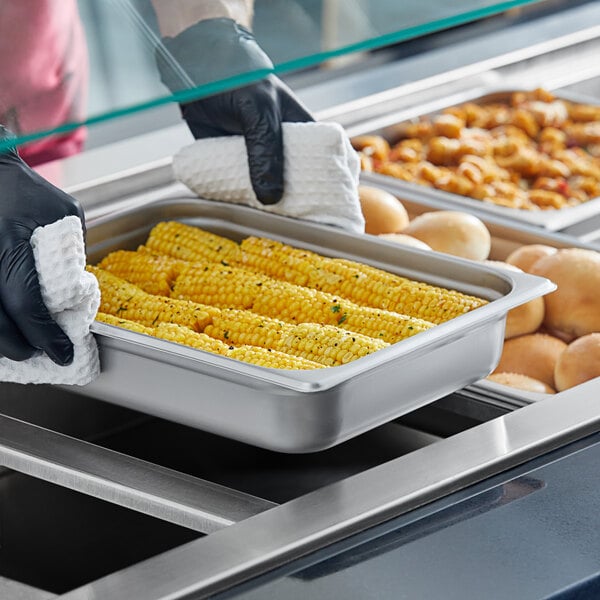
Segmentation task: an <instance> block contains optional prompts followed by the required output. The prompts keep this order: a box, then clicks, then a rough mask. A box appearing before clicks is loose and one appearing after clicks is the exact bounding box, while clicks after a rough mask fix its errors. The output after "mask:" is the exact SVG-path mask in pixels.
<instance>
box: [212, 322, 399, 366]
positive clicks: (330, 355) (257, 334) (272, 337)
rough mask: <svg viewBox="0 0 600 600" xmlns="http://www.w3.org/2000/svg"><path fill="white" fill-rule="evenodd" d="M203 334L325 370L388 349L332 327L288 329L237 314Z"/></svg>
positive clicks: (379, 343) (278, 324)
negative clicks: (309, 362)
mask: <svg viewBox="0 0 600 600" xmlns="http://www.w3.org/2000/svg"><path fill="white" fill-rule="evenodd" d="M204 331H205V333H206V334H207V335H210V336H211V337H215V338H217V339H220V340H223V341H226V342H231V343H232V344H236V345H239V344H248V345H251V346H261V347H263V348H270V349H271V350H278V351H280V352H285V353H286V354H292V355H294V356H300V357H301V358H306V359H308V360H312V361H315V362H318V363H320V364H322V365H325V366H335V365H341V364H345V363H348V362H351V361H353V360H355V359H357V358H360V357H362V356H366V355H367V354H371V353H372V352H375V351H377V350H380V349H382V348H385V347H387V346H388V345H389V344H387V343H386V342H384V341H383V340H377V339H372V338H370V337H367V336H365V335H361V334H359V333H353V332H349V331H345V330H343V329H340V328H338V327H334V326H332V325H317V324H315V323H301V324H299V325H290V324H289V323H283V322H280V321H276V320H275V319H270V318H268V317H263V316H260V315H255V314H253V313H251V312H249V311H240V310H224V311H222V313H221V314H220V315H218V316H216V317H214V318H213V321H212V323H211V324H210V325H208V326H207V327H206V329H205V330H204Z"/></svg>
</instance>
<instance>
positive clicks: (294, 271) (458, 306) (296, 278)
mask: <svg viewBox="0 0 600 600" xmlns="http://www.w3.org/2000/svg"><path fill="white" fill-rule="evenodd" d="M241 247H242V264H243V266H244V267H246V268H249V269H251V270H254V271H257V272H261V273H265V274H267V275H270V276H271V277H275V278H276V279H281V280H285V281H288V282H291V283H295V284H298V285H306V286H308V287H311V288H315V289H317V290H321V291H325V292H329V293H333V294H339V295H341V296H342V297H344V298H348V299H349V300H352V301H354V302H356V303H357V304H360V305H362V306H371V307H376V308H381V309H384V310H389V311H392V312H395V313H400V314H405V315H409V316H412V317H417V318H420V319H423V320H426V321H429V322H432V323H436V324H437V323H442V322H444V321H448V320H449V319H452V318H454V317H457V316H459V315H461V314H463V313H466V312H469V311H470V310H473V309H474V308H477V307H478V306H482V305H483V304H486V301H485V300H483V299H481V298H476V297H474V296H468V295H466V294H462V293H461V292H458V291H456V290H446V289H444V288H439V287H436V286H432V285H429V284H426V283H421V282H417V281H412V280H410V279H407V278H405V277H400V276H399V275H394V274H392V273H387V272H385V271H382V270H380V269H376V268H374V267H370V266H367V265H362V264H359V263H355V262H352V261H348V260H342V259H332V258H326V257H322V256H319V255H318V254H315V253H314V252H310V251H308V250H300V249H297V248H292V247H291V246H287V245H286V244H282V243H281V242H276V241H274V240H269V239H266V238H257V237H249V238H246V239H245V240H243V241H242V244H241Z"/></svg>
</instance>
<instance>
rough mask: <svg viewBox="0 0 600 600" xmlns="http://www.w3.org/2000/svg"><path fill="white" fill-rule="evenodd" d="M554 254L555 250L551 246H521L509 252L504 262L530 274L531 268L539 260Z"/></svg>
mask: <svg viewBox="0 0 600 600" xmlns="http://www.w3.org/2000/svg"><path fill="white" fill-rule="evenodd" d="M555 253H556V248H553V247H552V246H546V245H544V244H529V245H527V246H521V247H520V248H517V249H516V250H514V251H513V252H511V253H510V254H509V255H508V257H507V259H506V262H507V263H509V264H511V265H515V267H519V269H521V270H522V271H525V272H526V273H530V272H531V267H533V265H534V264H535V263H536V262H537V261H538V260H540V258H543V257H544V256H550V255H551V254H555Z"/></svg>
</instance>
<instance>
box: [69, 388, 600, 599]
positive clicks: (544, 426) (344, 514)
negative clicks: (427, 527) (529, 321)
mask: <svg viewBox="0 0 600 600" xmlns="http://www.w3.org/2000/svg"><path fill="white" fill-rule="evenodd" d="M598 387H599V386H598V381H597V380H596V381H591V382H588V383H586V384H583V385H581V386H579V387H578V388H577V390H568V391H567V392H565V393H564V394H563V395H562V396H561V397H560V398H559V397H556V398H553V397H550V398H548V399H547V400H545V401H544V402H540V403H537V404H532V405H530V406H527V407H525V408H522V409H521V410H518V411H515V412H513V413H510V414H508V415H505V416H503V417H499V418H497V419H495V420H493V421H490V422H488V423H484V424H482V425H479V426H477V427H474V428H472V429H469V430H467V431H464V432H463V433H460V434H457V435H455V436H453V437H450V438H448V439H446V440H442V441H440V442H438V443H436V444H433V445H431V446H427V447H425V448H422V449H421V450H417V451H415V452H412V453H410V454H408V455H406V456H403V457H401V458H398V459H396V460H392V461H390V462H388V463H385V464H383V465H380V466H378V467H375V468H372V469H370V470H368V471H365V472H363V473H360V474H358V475H356V476H353V477H350V478H348V479H345V480H343V481H340V482H338V483H335V484H332V485H329V486H327V487H325V488H322V489H319V490H317V491H315V492H312V493H310V494H307V495H305V496H302V497H300V498H298V499H296V500H292V501H290V502H287V503H286V504H283V505H280V506H278V507H276V508H273V509H272V510H269V511H267V512H265V513H262V514H259V515H256V516H254V517H251V518H249V519H247V520H245V521H243V522H241V523H238V524H237V525H234V526H232V527H229V528H226V529H223V530H221V531H218V532H216V533H214V534H212V535H210V536H208V537H206V538H203V539H200V540H197V541H194V542H191V543H188V544H186V545H184V546H181V547H179V548H176V549H174V550H171V551H168V552H166V553H164V554H162V555H160V556H157V557H155V558H152V559H150V560H147V561H144V562H142V563H139V564H138V565H136V566H134V567H131V568H129V569H127V570H125V571H122V572H119V573H115V574H113V575H110V576H108V577H105V578H102V579H99V580H97V581H95V582H93V583H90V584H89V585H86V586H83V587H81V588H79V589H78V590H74V591H72V592H69V593H67V594H64V595H63V596H61V598H62V599H64V600H84V599H85V600H99V599H102V600H121V599H122V598H128V599H129V600H138V599H139V600H180V599H186V598H189V599H191V598H195V599H197V598H204V597H207V596H209V595H212V594H215V593H217V592H219V591H223V590H225V589H227V588H230V587H232V586H234V585H236V584H238V583H241V582H242V581H246V580H248V579H250V578H252V577H255V576H257V575H259V574H262V573H265V572H267V571H269V570H271V569H273V568H275V567H277V566H281V565H283V564H285V563H286V562H289V561H291V560H293V559H296V558H299V557H300V556H304V555H306V554H308V553H310V552H313V551H315V550H317V549H319V548H323V547H324V546H326V545H329V544H331V543H333V542H335V541H339V540H341V539H344V538H347V537H349V536H350V535H352V534H353V533H357V532H358V531H361V530H364V529H365V528H367V527H371V526H373V525H376V524H378V523H381V522H383V521H386V520H388V519H390V518H392V517H396V516H398V515H401V514H404V513H406V512H408V511H410V510H413V509H415V508H417V507H419V506H422V505H424V504H426V503H428V502H431V501H433V500H436V499H438V498H441V497H442V496H445V495H447V494H449V493H451V492H454V491H457V490H459V489H462V488H465V487H467V486H469V485H472V484H474V483H476V482H478V481H482V480H484V479H486V478H488V477H490V476H492V475H495V474H497V473H500V472H502V471H504V470H507V469H509V468H512V467H514V466H517V465H519V464H522V463H524V462H526V461H528V460H530V459H532V458H535V457H537V456H540V455H542V454H544V453H546V452H549V451H551V450H553V449H556V448H559V447H561V446H563V445H565V444H567V443H569V442H572V441H575V440H577V439H581V438H583V437H585V436H587V435H590V434H592V433H595V432H597V431H598V430H599V429H600V395H599V394H598Z"/></svg>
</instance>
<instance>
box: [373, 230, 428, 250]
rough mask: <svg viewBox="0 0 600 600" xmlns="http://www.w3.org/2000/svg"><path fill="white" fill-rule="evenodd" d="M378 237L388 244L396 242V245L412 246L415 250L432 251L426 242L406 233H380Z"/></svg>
mask: <svg viewBox="0 0 600 600" xmlns="http://www.w3.org/2000/svg"><path fill="white" fill-rule="evenodd" d="M378 237H380V238H381V239H382V240H387V241H388V242H394V243H395V244H401V245H403V246H412V247H413V248H420V249H421V250H431V247H430V246H428V245H427V244H426V243H425V242H422V241H421V240H418V239H417V238H414V237H412V236H411V235H406V234H404V233H380V234H379V236H378Z"/></svg>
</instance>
